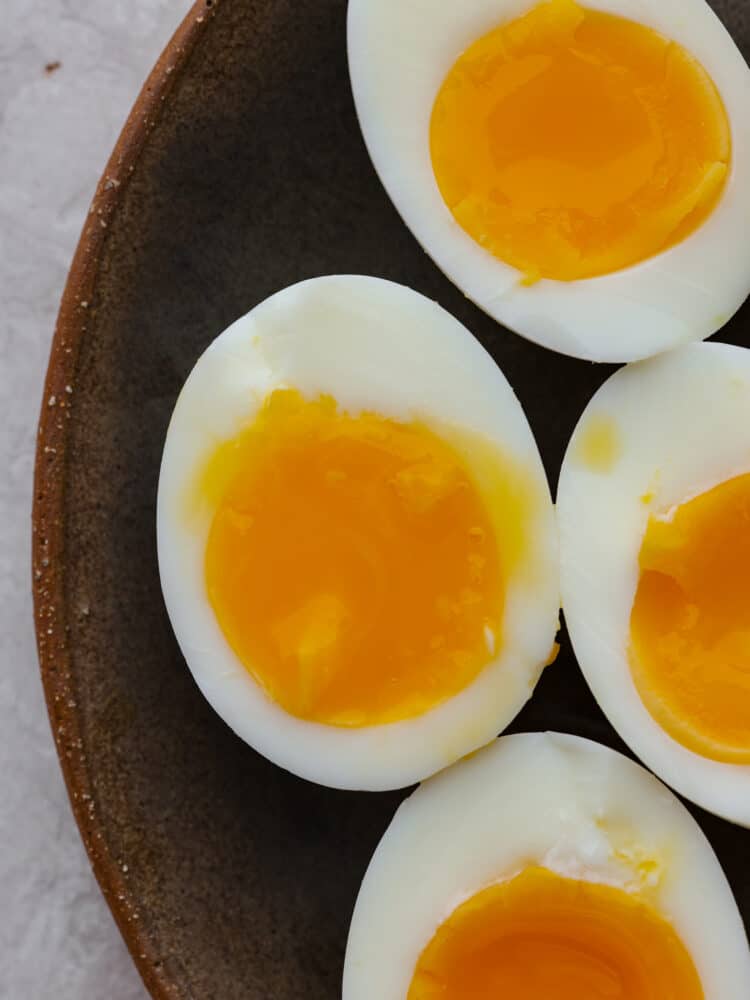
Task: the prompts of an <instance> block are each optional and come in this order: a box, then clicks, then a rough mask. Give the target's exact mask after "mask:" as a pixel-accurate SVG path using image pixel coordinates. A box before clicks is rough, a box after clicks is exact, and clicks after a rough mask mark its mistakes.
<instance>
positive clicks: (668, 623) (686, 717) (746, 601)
mask: <svg viewBox="0 0 750 1000" xmlns="http://www.w3.org/2000/svg"><path fill="white" fill-rule="evenodd" d="M558 516H559V525H560V546H561V561H562V590H563V608H564V613H565V620H566V622H567V625H568V630H569V632H570V637H571V640H572V642H573V646H574V648H575V651H576V655H577V657H578V661H579V663H580V664H581V668H582V669H583V672H584V674H585V675H586V678H587V680H588V682H589V685H590V686H591V689H592V690H593V692H594V695H595V696H596V698H597V700H598V702H599V704H600V705H601V707H602V709H603V710H604V712H605V713H606V715H607V716H608V717H609V719H610V721H611V722H612V724H613V725H614V727H615V728H616V729H617V730H618V732H619V733H620V735H621V736H622V737H623V739H624V740H625V741H626V742H627V743H628V745H629V746H630V747H631V748H632V749H633V750H634V751H635V753H637V754H638V756H639V757H641V758H642V760H643V761H644V762H645V763H646V764H648V766H649V767H650V768H651V769H652V770H653V771H655V772H656V774H658V775H659V776H660V777H661V778H663V779H664V780H665V781H667V782H668V783H669V784H670V785H672V786H673V787H674V788H676V789H677V791H679V792H680V793H681V794H683V795H685V796H686V797H687V798H689V799H692V801H693V802H696V803H698V805H701V806H703V808H705V809H708V810H710V811H711V812H714V813H717V814H718V815H720V816H724V817H725V818H727V819H730V820H733V821H735V822H737V823H740V824H743V825H745V826H750V351H748V350H747V349H745V348H741V347H731V346H729V345H726V344H692V345H689V346H687V347H684V348H681V349H680V350H678V351H675V352H673V353H671V354H667V355H664V356H663V357H659V358H653V359H651V360H650V361H646V362H641V363H640V364H636V365H631V366H629V367H626V368H624V369H622V370H620V371H619V372H617V373H616V374H615V375H613V376H612V377H611V378H610V379H609V380H608V381H607V382H606V383H605V384H604V386H603V387H602V388H601V389H600V390H599V392H597V393H596V395H595V396H594V398H593V399H592V400H591V402H590V404H589V406H588V407H587V409H586V410H585V412H584V414H583V416H582V417H581V420H580V423H579V424H578V427H577V429H576V431H575V433H574V435H573V438H572V440H571V443H570V446H569V448H568V451H567V454H566V456H565V460H564V463H563V467H562V472H561V476H560V485H559V491H558Z"/></svg>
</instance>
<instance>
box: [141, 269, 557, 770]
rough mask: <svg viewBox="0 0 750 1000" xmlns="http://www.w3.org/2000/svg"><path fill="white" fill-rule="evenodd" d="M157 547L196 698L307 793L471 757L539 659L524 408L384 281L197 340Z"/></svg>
mask: <svg viewBox="0 0 750 1000" xmlns="http://www.w3.org/2000/svg"><path fill="white" fill-rule="evenodd" d="M158 546H159V565H160V571H161V578H162V586H163V591H164V597H165V600H166V604H167V609H168V611H169V615H170V618H171V621H172V624H173V627H174V630H175V633H176V636H177V639H178V641H179V643H180V645H181V647H182V650H183V653H184V655H185V659H186V660H187V663H188V665H189V667H190V669H191V670H192V672H193V674H194V676H195V678H196V680H197V682H198V684H199V685H200V687H201V689H202V690H203V692H204V694H205V695H206V697H207V698H208V700H209V701H210V702H211V704H212V705H213V706H214V708H215V709H216V710H217V712H218V713H219V714H220V715H221V716H222V717H223V718H224V719H225V721H226V722H227V723H228V724H229V725H230V726H231V727H232V728H233V729H234V730H235V732H236V733H238V734H239V735H240V736H241V737H242V738H243V739H245V740H246V741H247V742H248V743H249V744H251V745H252V746H253V747H255V748H256V749H257V750H259V751H260V752H261V753H263V754H265V755H266V756H267V757H269V758H270V759H271V760H273V761H275V762H276V763H278V764H280V765H281V766H283V767H285V768H287V769H288V770H290V771H293V772H295V773H296V774H299V775H302V776H304V777H306V778H310V779H311V780H314V781H318V782H320V783H323V784H328V785H333V786H337V787H343V788H362V789H380V788H393V787H398V786H403V785H408V784H410V783H412V782H414V781H416V780H419V779H421V778H423V777H425V776H427V775H429V774H431V773H433V772H434V771H436V770H439V769H440V768H442V767H444V766H446V765H447V764H450V763H452V762H453V761H455V760H456V759H458V758H459V757H461V756H463V755H464V754H465V753H468V752H469V751H471V750H475V749H476V748H477V747H479V746H482V745H483V744H485V743H487V742H488V740H490V739H492V738H493V737H494V736H496V735H497V733H498V732H499V731H500V730H502V729H503V728H504V727H505V726H506V725H507V724H508V723H509V722H510V720H511V719H512V718H513V717H514V716H515V714H516V713H517V712H518V711H519V709H520V708H521V706H522V705H523V704H524V703H525V702H526V700H527V699H528V698H529V696H530V695H531V692H532V690H533V688H534V685H535V683H536V681H537V679H538V677H539V675H540V673H541V671H542V669H543V667H544V666H545V664H546V663H547V662H548V660H549V659H550V656H551V655H553V652H554V640H555V633H556V631H557V626H558V613H559V581H558V562H557V536H556V526H555V523H554V515H553V509H552V502H551V498H550V493H549V488H548V484H547V480H546V476H545V473H544V470H543V467H542V463H541V459H540V457H539V452H538V450H537V447H536V444H535V442H534V439H533V436H532V433H531V430H530V429H529V426H528V423H527V421H526V418H525V416H524V414H523V411H522V409H521V406H520V404H519V403H518V401H517V399H516V398H515V396H514V394H513V392H512V390H511V388H510V386H509V385H508V383H507V382H506V380H505V378H504V377H503V375H502V374H501V372H500V371H499V370H498V368H497V367H496V365H495V363H494V362H493V361H492V359H491V358H490V357H489V355H488V354H487V353H486V352H485V351H484V350H483V348H482V347H481V346H480V345H479V344H478V343H477V341H476V340H475V339H474V338H473V337H472V336H471V334H470V333H469V332H468V331H467V330H466V329H465V328H464V327H463V326H461V324H460V323H458V322H457V321H456V320H455V319H453V318H452V317H451V316H449V315H448V314H447V313H446V312H444V311H443V310H442V309H441V308H440V307H439V306H437V305H436V304H435V303H433V302H431V301H429V300H427V299H425V298H423V297H422V296H421V295H418V294H417V293H416V292H413V291H410V290H409V289H406V288H404V287H402V286H399V285H395V284H392V283H390V282H386V281H381V280H378V279H375V278H366V277H353V276H348V277H347V276H334V277H327V278H319V279H314V280H311V281H307V282H303V283H301V284H299V285H295V286H293V287H291V288H288V289H286V290H284V291H282V292H279V293H278V294H277V295H274V296H273V297H271V298H270V299H268V300H267V301H266V302H264V303H262V304H261V305H259V306H258V307H257V308H255V309H254V310H253V311H252V312H251V313H250V314H249V315H247V316H245V317H243V318H242V319H241V320H239V321H238V322H237V323H235V324H234V325H233V326H232V327H230V329H228V330H227V331H226V332H225V333H223V334H222V335H221V336H220V337H218V338H217V339H216V340H215V341H214V343H213V344H212V345H211V346H210V347H209V348H208V350H207V351H206V352H205V354H204V355H203V356H202V357H201V358H200V360H199V361H198V363H197V364H196V366H195V368H194V369H193V372H192V373H191V375H190V377H189V378H188V380H187V382H186V384H185V387H184V389H183V391H182V393H181V395H180V397H179V400H178V402H177V405H176V407H175V410H174V414H173V417H172V422H171V424H170V427H169V432H168V434H167V440H166V444H165V448H164V457H163V462H162V468H161V475H160V482H159V501H158Z"/></svg>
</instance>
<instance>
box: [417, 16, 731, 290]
mask: <svg viewBox="0 0 750 1000" xmlns="http://www.w3.org/2000/svg"><path fill="white" fill-rule="evenodd" d="M431 150H432V162H433V168H434V172H435V177H436V180H437V183H438V186H439V188H440V191H441V194H442V195H443V198H444V199H445V202H446V203H447V205H448V207H449V208H450V210H451V212H452V213H453V215H454V217H455V218H456V220H457V221H458V223H459V224H460V225H461V226H462V227H463V229H464V230H466V232H467V233H468V234H469V235H470V236H472V237H473V238H474V239H475V240H476V241H477V242H478V243H480V244H481V245H482V246H483V247H485V248H486V249H487V250H489V251H490V252H491V253H492V254H494V255H495V256H496V257H499V258H500V259H501V260H502V261H504V262H505V263H507V264H510V265H512V266H513V267H515V268H517V269H518V270H520V271H521V272H523V274H524V275H525V276H526V281H527V283H531V282H533V281H535V280H536V279H538V278H541V277H544V278H555V279H559V280H562V281H573V280H576V279H580V278H588V277H593V276H596V275H603V274H608V273H610V272H612V271H616V270H619V269H621V268H624V267H627V266H630V265H632V264H635V263H638V262H640V261H643V260H645V259H646V258H648V257H651V256H653V255H654V254H656V253H659V252H660V251H661V250H664V249H666V248H667V247H669V246H671V245H673V244H675V243H677V242H678V241H680V240H682V239H683V238H684V237H685V236H687V235H688V234H689V233H691V232H692V231H693V230H695V229H696V228H697V226H699V225H700V224H701V223H702V222H703V221H704V220H705V219H706V218H707V216H708V215H709V213H710V212H711V211H712V209H713V208H714V207H715V205H716V203H717V201H718V198H719V196H720V194H721V192H722V190H723V188H724V184H725V181H726V177H727V172H728V164H729V161H730V157H731V136H730V129H729V124H728V121H727V116H726V111H725V109H724V105H723V103H722V100H721V98H720V96H719V94H718V92H717V90H716V87H715V86H714V84H713V82H712V80H711V79H710V77H709V76H708V75H707V73H706V72H705V70H704V69H703V67H702V66H701V65H700V64H699V63H698V62H697V61H696V60H695V59H694V58H693V57H692V56H690V55H689V54H688V53H687V52H686V51H685V50H684V49H683V48H681V47H680V46H679V45H677V44H676V43H674V42H670V41H668V40H667V39H666V38H663V37H662V36H661V35H659V34H657V33H656V32H654V31H652V30H651V29H649V28H646V27H644V26H643V25H639V24H636V23H634V22H632V21H628V20H625V19H624V18H620V17H614V16H612V15H609V14H602V13H599V12H594V11H591V10H588V9H586V8H583V7H580V6H579V5H578V4H577V3H575V2H574V0H551V2H549V3H544V4H541V5H540V6H538V7H536V8H534V9H533V10H532V11H531V12H530V13H528V14H527V15H525V16H524V17H521V18H519V19H517V20H515V21H513V22H511V23H509V24H506V25H503V26H501V27H499V28H497V29H496V30H494V31H491V32H490V33H489V34H487V35H485V36H484V37H483V38H481V39H480V40H479V41H477V42H476V43H475V44H474V45H472V46H471V47H470V48H469V49H468V50H467V51H466V52H465V53H464V54H463V55H462V56H461V57H460V58H459V59H458V61H457V62H456V63H455V65H454V66H453V68H452V69H451V71H450V72H449V74H448V76H447V78H446V80H445V82H444V84H443V86H442V89H441V90H440V93H439V94H438V97H437V100H436V103H435V106H434V110H433V114H432V123H431Z"/></svg>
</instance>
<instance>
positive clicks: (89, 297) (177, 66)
mask: <svg viewBox="0 0 750 1000" xmlns="http://www.w3.org/2000/svg"><path fill="white" fill-rule="evenodd" d="M222 3H223V0H194V2H193V4H192V6H191V8H190V9H189V11H188V13H187V14H186V15H185V17H184V19H183V21H182V22H181V24H180V25H179V26H178V27H177V29H176V31H175V33H174V34H173V35H172V38H171V39H170V41H169V42H168V43H167V45H166V47H165V48H164V50H163V52H162V53H161V55H160V56H159V58H158V59H157V61H156V64H155V66H154V68H153V69H152V70H151V72H150V73H149V75H148V77H147V78H146V81H145V83H144V84H143V86H142V88H141V90H140V93H139V94H138V97H137V98H136V101H135V103H134V105H133V107H132V109H131V111H130V113H129V115H128V117H127V120H126V122H125V125H124V126H123V128H122V131H121V133H120V135H119V138H118V140H117V142H116V144H115V147H114V150H113V152H112V154H111V156H110V158H109V160H108V162H107V165H106V166H105V168H104V172H103V174H102V176H101V178H100V180H99V182H98V184H97V187H96V190H95V194H94V196H93V199H92V202H91V205H90V208H89V210H88V214H87V216H86V220H85V222H84V225H83V230H82V232H81V236H80V238H79V241H78V245H77V248H76V250H75V253H74V256H73V260H72V263H71V265H70V270H69V272H68V276H67V279H66V283H65V288H64V291H63V295H62V299H61V302H60V308H59V312H58V315H57V320H56V324H55V330H54V334H53V337H52V344H51V348H50V354H49V362H48V367H47V373H46V376H45V381H44V389H43V395H42V400H41V412H40V416H39V421H38V430H37V444H36V455H35V463H34V485H33V501H32V511H31V533H32V537H31V572H32V581H31V582H32V596H33V609H34V627H35V633H36V645H37V657H38V660H39V667H40V671H41V678H42V686H43V688H44V695H45V700H46V704H47V713H48V716H49V722H50V726H51V728H52V736H53V739H54V742H55V748H56V751H57V756H58V760H59V762H60V766H61V768H62V773H63V778H64V779H65V786H66V788H67V792H68V798H69V800H70V805H71V808H72V810H73V815H74V817H75V820H76V823H77V825H78V829H79V832H80V835H81V839H82V840H83V843H84V846H85V848H86V852H87V854H88V857H89V861H90V863H91V866H92V868H93V871H94V875H95V876H96V879H97V882H98V883H99V888H100V889H101V892H102V894H103V896H104V898H105V900H106V901H107V904H108V906H109V909H110V911H111V913H112V916H113V917H114V920H115V923H116V925H117V927H118V929H119V931H120V934H121V936H122V938H123V940H124V941H125V944H126V945H127V947H128V950H129V951H130V955H131V957H132V959H133V961H134V963H135V966H136V968H137V969H138V972H139V973H140V975H141V978H142V979H143V982H144V985H145V987H146V989H147V990H148V992H149V993H150V994H151V996H152V997H154V1000H174V997H175V996H176V995H178V992H179V987H178V986H177V984H176V983H175V982H173V981H172V980H170V978H169V975H168V973H167V971H166V969H165V966H164V962H163V958H162V956H161V955H160V954H159V952H158V951H157V948H156V947H155V944H154V942H153V941H152V939H151V937H150V936H149V935H148V934H147V933H146V931H145V930H144V929H143V927H142V926H141V924H140V922H139V920H138V911H137V903H136V901H135V900H134V898H133V893H132V892H131V891H130V889H129V886H128V883H127V881H126V880H125V879H124V877H123V875H124V871H123V869H122V867H121V865H120V863H119V862H118V860H117V859H116V858H115V857H113V856H112V854H111V853H110V851H109V850H108V848H107V846H106V844H105V841H104V838H103V837H102V833H101V830H100V828H99V826H100V820H99V817H98V814H97V810H96V800H95V798H94V796H93V784H92V781H91V776H90V773H89V764H88V760H87V756H86V752H85V749H84V747H83V743H82V738H81V736H82V733H81V726H80V721H79V717H78V709H77V704H76V698H75V682H74V679H73V675H72V672H71V655H70V647H69V643H68V639H67V636H68V634H69V631H70V627H69V624H68V621H69V618H70V609H69V608H68V607H66V602H65V585H66V568H65V560H64V508H65V500H66V475H65V473H66V468H67V465H68V462H69V459H70V433H69V430H70V424H69V418H70V415H71V412H72V407H73V406H74V401H75V373H76V369H77V365H78V359H79V356H80V351H81V346H82V344H83V341H84V339H85V337H86V334H87V329H88V326H89V320H90V317H91V316H92V315H93V314H92V313H91V312H90V306H91V304H92V303H93V301H94V297H95V293H96V289H97V284H98V278H99V269H100V263H101V260H102V257H103V254H104V251H105V248H106V245H107V241H108V235H109V228H110V226H111V224H112V222H113V220H114V219H115V217H116V216H117V213H118V211H119V210H120V208H121V205H122V202H123V196H124V194H125V192H126V191H127V189H128V183H129V181H130V179H131V177H132V176H133V174H134V173H135V170H136V166H137V164H138V161H139V159H140V157H141V155H142V153H143V151H144V149H145V147H146V146H147V144H148V140H149V138H150V136H151V134H152V133H153V132H154V130H155V128H156V127H157V125H158V124H159V121H160V118H161V111H162V108H163V106H164V105H165V103H166V101H167V99H168V98H169V96H170V94H171V93H172V91H173V89H174V88H175V85H176V84H177V83H178V81H179V80H180V78H181V76H182V73H183V70H184V69H185V66H186V65H187V63H188V61H189V59H190V57H191V55H192V54H193V52H194V51H195V49H196V47H197V45H198V43H199V42H200V40H201V39H202V37H203V35H204V32H205V29H206V28H207V27H208V25H209V24H210V23H211V21H212V20H213V19H214V17H215V15H216V12H217V10H218V9H219V7H220V6H221V5H222Z"/></svg>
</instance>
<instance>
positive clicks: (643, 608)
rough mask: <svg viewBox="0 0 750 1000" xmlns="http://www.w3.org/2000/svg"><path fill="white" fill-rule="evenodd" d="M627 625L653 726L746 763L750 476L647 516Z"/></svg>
mask: <svg viewBox="0 0 750 1000" xmlns="http://www.w3.org/2000/svg"><path fill="white" fill-rule="evenodd" d="M630 630H631V631H630V635H631V669H632V673H633V679H634V681H635V684H636V687H637V688H638V692H639V694H640V696H641V698H642V700H643V703H644V705H645V706H646V708H647V709H648V710H649V712H650V713H651V715H652V716H653V717H654V719H655V720H656V721H657V722H658V723H659V724H660V725H661V726H662V728H663V729H665V730H666V731H667V732H668V733H669V735H670V736H672V737H673V738H674V739H675V740H677V741H678V742H680V743H682V744H683V745H684V746H686V747H688V748H689V749H691V750H693V751H695V752H696V753H699V754H701V755H703V756H704V757H709V758H711V759H714V760H721V761H728V762H734V763H743V764H748V763H750V475H743V476H738V477H736V478H734V479H730V480H728V481H727V482H725V483H722V484H720V485H719V486H716V487H714V489H712V490H709V491H708V492H707V493H702V494H701V495H700V496H697V497H695V498H694V499H692V500H688V501H687V502H685V503H683V504H681V505H680V506H679V507H677V508H676V510H674V511H673V512H671V513H670V514H669V515H668V516H666V517H653V516H652V517H651V518H650V519H649V523H648V527H647V529H646V534H645V536H644V539H643V543H642V545H641V552H640V578H639V581H638V588H637V590H636V595H635V600H634V602H633V609H632V613H631V618H630Z"/></svg>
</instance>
